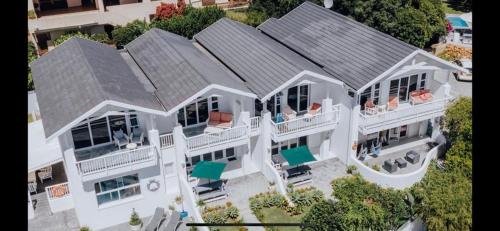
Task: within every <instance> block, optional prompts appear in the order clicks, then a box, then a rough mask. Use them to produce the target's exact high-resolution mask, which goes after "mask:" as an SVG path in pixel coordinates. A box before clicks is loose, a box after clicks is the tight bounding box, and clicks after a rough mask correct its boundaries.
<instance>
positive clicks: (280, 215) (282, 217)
mask: <svg viewBox="0 0 500 231" xmlns="http://www.w3.org/2000/svg"><path fill="white" fill-rule="evenodd" d="M308 210H309V208H306V209H305V211H304V212H303V213H302V214H300V215H297V216H293V217H292V216H289V215H287V214H286V212H284V211H283V210H281V209H280V208H274V207H273V208H263V209H262V210H261V212H262V214H263V215H264V219H263V220H262V221H261V222H262V223H300V219H301V218H302V217H303V216H304V215H305V214H306V213H307V211H308ZM272 230H279V231H295V230H296V231H300V228H299V227H288V226H283V227H278V228H276V229H272Z"/></svg>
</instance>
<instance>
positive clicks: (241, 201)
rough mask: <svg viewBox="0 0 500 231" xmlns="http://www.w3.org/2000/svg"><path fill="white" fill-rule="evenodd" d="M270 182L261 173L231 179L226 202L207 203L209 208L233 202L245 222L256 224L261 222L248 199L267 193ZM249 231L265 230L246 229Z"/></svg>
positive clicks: (256, 228) (228, 184) (257, 228)
mask: <svg viewBox="0 0 500 231" xmlns="http://www.w3.org/2000/svg"><path fill="white" fill-rule="evenodd" d="M268 186H269V184H268V181H267V179H266V177H265V176H264V175H263V174H262V173H260V172H257V173H253V174H250V175H246V176H242V177H238V178H234V179H230V180H229V181H228V183H227V186H226V188H227V189H229V192H230V193H229V197H228V198H227V199H226V200H219V201H213V202H210V203H207V205H208V206H214V205H224V204H225V203H226V202H227V201H231V203H233V206H235V207H237V208H238V209H239V210H240V214H241V216H242V217H243V220H244V222H248V223H254V222H259V220H257V218H256V217H255V216H254V215H253V214H252V211H251V210H250V207H249V202H248V198H250V197H252V196H254V195H256V194H258V193H261V192H267V191H268V190H269V189H268ZM246 228H248V230H251V231H252V230H259V231H260V230H262V231H263V230H264V228H262V227H246Z"/></svg>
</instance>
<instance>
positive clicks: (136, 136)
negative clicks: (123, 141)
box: [130, 128, 144, 146]
mask: <svg viewBox="0 0 500 231" xmlns="http://www.w3.org/2000/svg"><path fill="white" fill-rule="evenodd" d="M130 142H131V143H136V144H140V145H141V146H142V144H143V143H144V132H143V131H142V130H141V129H140V128H134V130H133V131H132V134H130Z"/></svg>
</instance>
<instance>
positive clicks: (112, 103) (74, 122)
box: [46, 100, 165, 142]
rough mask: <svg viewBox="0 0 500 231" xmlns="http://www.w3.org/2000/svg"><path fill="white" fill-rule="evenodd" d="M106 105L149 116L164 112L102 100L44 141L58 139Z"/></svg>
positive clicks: (163, 113)
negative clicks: (149, 114)
mask: <svg viewBox="0 0 500 231" xmlns="http://www.w3.org/2000/svg"><path fill="white" fill-rule="evenodd" d="M108 105H109V106H117V107H124V108H128V109H132V110H136V111H143V112H146V113H151V114H156V115H165V112H163V111H158V110H153V109H149V108H145V107H140V106H135V105H131V104H127V103H121V102H117V101H114V100H104V101H102V102H101V103H99V104H97V105H96V106H95V107H93V108H92V109H90V110H89V111H87V112H85V113H83V114H82V115H81V116H79V117H77V118H76V119H74V120H73V121H72V122H70V123H68V124H66V126H64V127H62V128H60V129H59V130H57V131H56V132H54V133H53V134H52V135H50V136H49V137H47V139H46V140H47V142H49V141H50V140H52V139H54V138H55V137H58V136H59V135H61V134H62V133H64V132H66V131H67V130H69V129H71V128H72V127H73V126H75V125H77V124H78V123H80V122H81V121H82V120H84V119H86V118H87V117H89V116H91V115H92V114H94V113H96V112H97V111H99V110H100V109H102V108H104V107H105V106H108Z"/></svg>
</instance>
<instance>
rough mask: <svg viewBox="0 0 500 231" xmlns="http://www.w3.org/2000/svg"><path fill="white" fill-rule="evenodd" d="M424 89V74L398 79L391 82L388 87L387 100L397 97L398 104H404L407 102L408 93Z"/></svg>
mask: <svg viewBox="0 0 500 231" xmlns="http://www.w3.org/2000/svg"><path fill="white" fill-rule="evenodd" d="M425 87H426V73H422V74H420V75H418V74H414V75H410V76H406V77H402V78H400V79H394V80H391V82H390V86H389V100H390V99H391V98H392V97H398V98H399V102H400V103H406V102H408V100H409V97H410V93H411V92H412V91H415V90H417V89H424V88H425Z"/></svg>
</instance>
